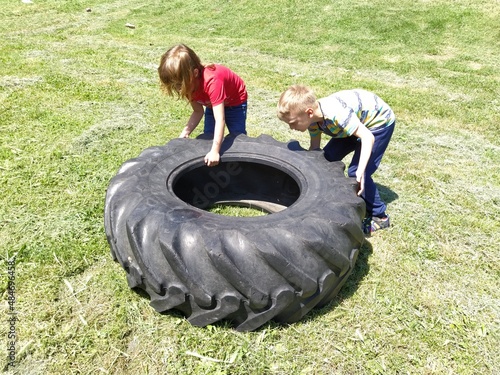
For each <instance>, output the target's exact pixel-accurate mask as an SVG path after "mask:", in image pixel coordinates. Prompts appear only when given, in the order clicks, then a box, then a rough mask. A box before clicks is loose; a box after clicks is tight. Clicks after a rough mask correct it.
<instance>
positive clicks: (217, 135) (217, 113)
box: [205, 103, 226, 167]
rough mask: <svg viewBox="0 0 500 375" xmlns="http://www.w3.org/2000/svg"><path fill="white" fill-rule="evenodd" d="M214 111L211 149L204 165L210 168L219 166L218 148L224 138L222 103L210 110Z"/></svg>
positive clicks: (224, 120)
mask: <svg viewBox="0 0 500 375" xmlns="http://www.w3.org/2000/svg"><path fill="white" fill-rule="evenodd" d="M212 109H213V111H214V118H215V129H214V141H213V143H212V148H211V149H210V152H209V153H208V154H207V155H206V156H205V163H206V164H207V165H208V166H209V167H212V166H214V165H217V164H219V160H220V155H219V151H220V147H221V145H222V139H223V138H224V130H225V127H226V119H225V116H224V103H221V104H218V105H216V106H215V107H213V108H212Z"/></svg>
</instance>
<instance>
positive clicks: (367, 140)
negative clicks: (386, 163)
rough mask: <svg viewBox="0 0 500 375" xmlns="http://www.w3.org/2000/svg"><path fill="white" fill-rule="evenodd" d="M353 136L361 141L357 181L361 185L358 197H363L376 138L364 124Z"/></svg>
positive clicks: (360, 125)
mask: <svg viewBox="0 0 500 375" xmlns="http://www.w3.org/2000/svg"><path fill="white" fill-rule="evenodd" d="M353 135H354V136H356V137H358V138H359V139H361V153H360V155H359V163H358V170H357V171H356V181H357V182H358V183H359V191H358V195H361V194H362V193H363V191H364V190H365V170H366V166H367V165H368V160H369V159H370V155H371V153H372V149H373V142H374V141H375V137H374V136H373V134H372V132H371V131H370V130H368V128H367V127H366V126H365V125H364V124H362V123H359V126H358V128H357V129H356V131H355V132H354V134H353Z"/></svg>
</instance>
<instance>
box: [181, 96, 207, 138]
mask: <svg viewBox="0 0 500 375" xmlns="http://www.w3.org/2000/svg"><path fill="white" fill-rule="evenodd" d="M190 104H191V107H193V113H191V116H190V117H189V120H188V122H187V124H186V126H185V127H184V129H183V130H182V132H181V134H180V135H179V138H187V137H189V134H191V132H192V131H193V130H194V129H195V128H196V127H197V126H198V124H199V123H200V121H201V119H202V117H203V114H204V111H203V106H202V105H201V104H200V103H198V102H190Z"/></svg>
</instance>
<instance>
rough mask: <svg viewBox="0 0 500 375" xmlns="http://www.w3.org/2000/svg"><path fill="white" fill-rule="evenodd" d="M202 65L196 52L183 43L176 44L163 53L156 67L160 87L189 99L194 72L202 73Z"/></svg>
mask: <svg viewBox="0 0 500 375" xmlns="http://www.w3.org/2000/svg"><path fill="white" fill-rule="evenodd" d="M203 68H204V66H203V65H202V63H201V61H200V58H199V57H198V55H196V53H195V52H194V51H193V50H192V49H191V48H189V47H188V46H186V45H185V44H177V45H175V46H173V47H171V48H170V49H169V50H168V51H167V52H165V53H164V54H163V56H162V57H161V60H160V66H159V67H158V74H159V76H160V81H161V88H162V90H163V91H165V92H166V93H167V94H168V95H170V96H174V95H175V94H177V95H178V96H179V97H181V98H185V99H187V100H191V95H192V93H193V91H194V89H195V82H196V81H195V78H196V77H195V73H194V70H195V69H198V77H200V76H201V74H202V73H203Z"/></svg>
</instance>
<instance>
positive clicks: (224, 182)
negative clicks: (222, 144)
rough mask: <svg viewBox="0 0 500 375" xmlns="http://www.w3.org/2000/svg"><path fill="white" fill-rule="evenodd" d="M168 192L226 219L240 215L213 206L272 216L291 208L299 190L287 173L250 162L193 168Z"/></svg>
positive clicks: (179, 176)
mask: <svg viewBox="0 0 500 375" xmlns="http://www.w3.org/2000/svg"><path fill="white" fill-rule="evenodd" d="M172 189H173V191H174V193H175V195H177V197H179V198H180V199H181V200H183V201H184V202H186V203H188V204H190V205H192V206H195V207H197V208H201V209H203V210H207V211H208V210H210V211H211V212H212V213H215V214H219V212H220V213H221V214H223V215H226V216H227V215H230V216H240V214H241V212H240V213H238V214H236V215H234V214H231V213H230V212H231V211H232V210H230V209H223V210H217V207H221V206H239V207H246V209H247V210H251V211H255V210H259V211H261V212H264V213H268V214H272V213H275V212H279V211H282V210H284V209H286V208H287V207H289V206H291V205H292V204H293V203H294V202H295V201H297V199H298V198H299V196H300V187H299V185H298V183H297V182H296V180H295V179H294V178H293V177H292V176H291V175H290V174H288V173H286V172H284V171H283V170H281V169H278V168H276V167H274V166H271V165H268V164H262V163H256V162H251V161H250V162H249V161H227V162H222V163H220V164H219V165H217V166H215V167H207V166H205V165H194V166H192V168H186V169H185V170H183V171H181V172H180V173H179V174H178V175H177V177H176V179H175V180H174V181H173V185H172ZM214 207H215V208H214ZM218 211H219V212H218ZM238 211H241V210H236V212H238ZM228 212H229V213H228ZM241 216H243V215H241ZM245 216H256V215H255V214H254V213H249V215H245Z"/></svg>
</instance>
